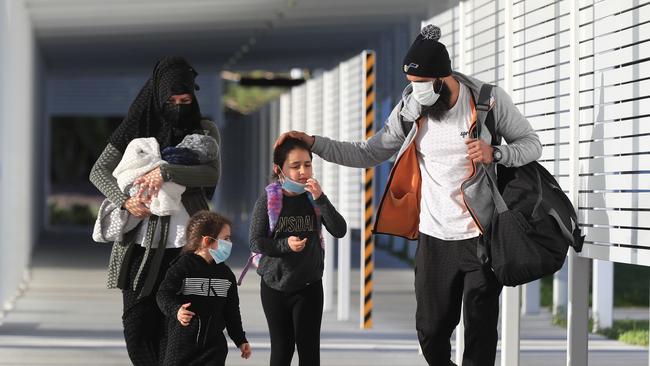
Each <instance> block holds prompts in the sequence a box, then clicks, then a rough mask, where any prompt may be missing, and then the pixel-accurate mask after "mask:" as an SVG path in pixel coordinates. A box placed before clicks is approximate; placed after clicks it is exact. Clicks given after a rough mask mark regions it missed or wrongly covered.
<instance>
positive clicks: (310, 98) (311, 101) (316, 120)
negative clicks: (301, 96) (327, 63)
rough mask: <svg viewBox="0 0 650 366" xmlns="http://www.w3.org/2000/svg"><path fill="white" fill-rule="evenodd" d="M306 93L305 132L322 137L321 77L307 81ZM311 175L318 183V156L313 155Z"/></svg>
mask: <svg viewBox="0 0 650 366" xmlns="http://www.w3.org/2000/svg"><path fill="white" fill-rule="evenodd" d="M306 93H307V96H306V112H305V116H306V123H305V132H306V133H307V134H309V135H319V136H320V135H323V77H322V76H320V77H317V78H315V79H311V80H308V81H307V85H306ZM313 173H314V177H316V179H318V180H319V182H320V180H321V179H322V178H323V160H322V159H321V158H320V157H318V155H314V160H313Z"/></svg>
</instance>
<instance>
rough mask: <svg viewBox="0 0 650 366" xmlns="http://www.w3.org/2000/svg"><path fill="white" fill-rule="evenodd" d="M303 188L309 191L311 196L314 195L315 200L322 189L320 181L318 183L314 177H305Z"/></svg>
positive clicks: (321, 192)
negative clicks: (305, 181)
mask: <svg viewBox="0 0 650 366" xmlns="http://www.w3.org/2000/svg"><path fill="white" fill-rule="evenodd" d="M305 190H306V191H307V192H309V193H311V196H312V197H314V199H315V200H317V199H319V198H320V196H321V194H323V189H322V188H321V187H320V183H318V181H317V180H316V179H314V178H309V179H307V183H306V184H305Z"/></svg>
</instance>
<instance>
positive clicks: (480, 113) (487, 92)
mask: <svg viewBox="0 0 650 366" xmlns="http://www.w3.org/2000/svg"><path fill="white" fill-rule="evenodd" d="M492 89H494V85H492V84H488V83H485V84H483V85H482V86H481V91H480V92H479V95H478V101H477V102H476V117H477V120H478V122H479V124H478V131H479V132H478V133H479V135H480V129H481V126H483V125H485V127H487V129H488V131H490V135H491V136H492V141H491V142H490V145H493V146H495V145H501V141H500V140H501V139H500V138H499V136H497V132H496V128H495V122H494V112H493V111H492V110H491V109H490V98H491V97H492Z"/></svg>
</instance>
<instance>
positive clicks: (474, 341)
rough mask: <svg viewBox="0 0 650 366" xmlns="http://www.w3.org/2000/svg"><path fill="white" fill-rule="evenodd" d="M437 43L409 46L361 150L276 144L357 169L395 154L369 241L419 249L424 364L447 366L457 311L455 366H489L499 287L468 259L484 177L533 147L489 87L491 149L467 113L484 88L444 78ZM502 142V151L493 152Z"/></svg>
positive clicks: (443, 57) (532, 137)
mask: <svg viewBox="0 0 650 366" xmlns="http://www.w3.org/2000/svg"><path fill="white" fill-rule="evenodd" d="M440 35H441V34H440V28H438V27H435V26H433V25H429V26H426V27H424V28H423V29H422V31H421V33H420V34H419V35H418V36H417V38H416V39H415V41H414V42H413V44H412V45H411V48H410V49H409V51H408V52H407V54H406V57H405V58H404V63H403V72H404V73H405V74H406V78H407V80H408V81H410V84H409V85H407V86H406V88H405V89H404V91H403V93H402V100H401V101H400V102H399V103H397V105H396V106H395V108H394V109H393V111H392V113H391V114H390V116H389V117H388V120H387V121H386V123H385V125H384V127H383V128H382V129H381V130H379V131H378V132H377V134H375V135H374V136H373V137H371V138H370V139H369V140H368V141H361V142H341V141H333V140H331V139H328V138H327V137H322V136H309V135H307V134H305V133H303V132H297V131H291V132H288V133H285V134H283V135H282V136H280V138H278V142H276V144H277V143H280V142H282V141H283V140H284V138H286V137H288V136H290V137H294V138H299V139H302V140H304V141H305V142H307V143H308V144H309V145H310V146H311V149H312V151H313V152H314V153H316V154H317V155H319V156H321V157H322V158H323V159H325V160H327V161H331V162H334V163H337V164H341V165H346V166H352V167H359V168H368V167H372V166H374V165H377V164H380V163H382V162H384V161H386V160H388V159H390V158H391V157H392V156H393V155H395V153H397V158H396V160H395V165H394V166H393V169H392V170H391V173H390V176H389V179H388V184H387V187H386V192H385V193H384V195H383V198H382V200H381V203H380V204H379V207H378V209H377V217H376V219H375V228H374V232H375V233H383V234H390V235H396V236H401V237H405V238H408V239H411V240H415V239H417V240H418V248H417V251H416V254H415V297H416V300H417V310H416V315H415V318H416V329H417V333H418V339H419V341H420V346H421V348H422V352H423V354H424V357H425V359H426V360H427V362H428V363H429V365H444V366H448V365H453V363H452V362H451V361H450V353H451V346H450V342H449V339H450V337H451V334H452V332H453V330H454V328H455V327H456V325H457V324H458V322H459V320H460V316H461V301H463V302H464V306H463V318H464V320H465V353H464V354H463V363H462V364H463V365H464V366H469V365H494V359H495V356H496V344H497V338H498V336H497V319H498V316H499V294H500V293H501V288H502V287H501V285H500V284H499V283H498V282H497V280H496V278H495V276H494V273H493V272H492V270H491V268H490V267H489V265H488V264H485V263H484V261H482V260H481V259H479V256H478V255H477V253H478V249H479V246H478V244H479V238H480V235H481V234H483V232H484V228H485V227H487V225H489V222H490V220H491V217H492V213H493V212H494V203H493V202H492V199H491V194H490V188H489V186H488V183H487V177H486V174H487V173H486V172H487V170H486V169H494V165H495V164H503V165H505V166H521V165H525V164H527V163H529V162H531V161H535V160H537V159H538V158H539V157H540V156H541V153H542V145H541V143H540V141H539V138H538V136H537V134H536V133H535V131H534V130H533V129H532V127H531V125H530V123H529V122H528V121H527V120H526V118H525V117H524V116H523V115H522V114H521V113H520V112H519V110H518V109H517V108H516V107H515V105H514V104H513V102H512V99H511V98H510V96H509V95H508V94H507V93H506V92H505V91H504V90H503V89H501V88H499V87H497V86H495V87H493V88H492V89H491V93H490V94H489V103H486V104H489V106H487V107H486V109H487V110H488V112H487V118H486V121H488V120H489V121H490V122H491V123H492V125H493V128H492V130H493V131H494V132H495V136H494V139H493V136H492V135H491V132H490V129H489V128H484V127H483V128H480V127H479V126H478V125H477V106H476V103H477V101H478V100H479V93H480V91H481V88H482V86H483V84H484V83H483V82H482V81H479V80H477V79H475V78H472V77H470V76H467V75H463V74H461V73H459V72H454V71H452V69H451V60H450V58H449V53H448V52H447V49H446V47H445V45H444V44H442V43H440V42H439V39H440ZM486 99H487V98H486ZM486 124H487V122H486ZM501 138H503V139H505V141H506V142H507V145H500V141H501ZM493 141H496V143H495V144H494V145H495V146H492V145H491V142H493ZM497 145H498V146H497Z"/></svg>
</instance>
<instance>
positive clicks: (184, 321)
mask: <svg viewBox="0 0 650 366" xmlns="http://www.w3.org/2000/svg"><path fill="white" fill-rule="evenodd" d="M190 305H191V303H189V302H188V303H187V304H183V305H181V307H180V308H179V309H178V312H177V313H176V319H178V321H179V322H180V323H181V325H182V326H184V327H187V326H188V325H190V320H192V317H193V316H194V315H195V314H194V313H193V312H191V311H189V310H187V308H188V307H189V306H190Z"/></svg>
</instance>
